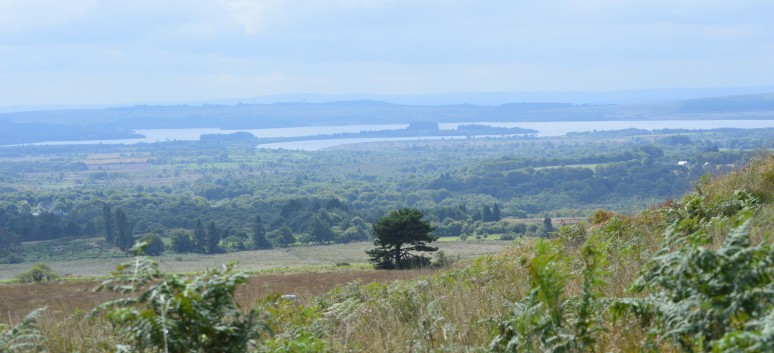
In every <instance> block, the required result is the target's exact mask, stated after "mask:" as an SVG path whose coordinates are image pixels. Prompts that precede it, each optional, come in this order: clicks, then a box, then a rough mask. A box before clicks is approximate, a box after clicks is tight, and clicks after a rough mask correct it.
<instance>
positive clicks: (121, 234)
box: [114, 208, 134, 251]
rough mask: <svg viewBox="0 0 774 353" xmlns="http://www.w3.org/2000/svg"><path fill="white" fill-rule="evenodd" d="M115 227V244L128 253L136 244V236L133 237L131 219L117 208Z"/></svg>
mask: <svg viewBox="0 0 774 353" xmlns="http://www.w3.org/2000/svg"><path fill="white" fill-rule="evenodd" d="M114 213H115V225H116V231H117V232H116V238H115V244H116V246H117V247H118V248H119V249H121V250H123V251H127V250H129V249H130V248H131V247H132V244H134V236H132V227H131V226H130V225H129V219H128V218H127V216H126V213H125V212H124V211H123V210H122V209H120V208H116V210H115V212H114Z"/></svg>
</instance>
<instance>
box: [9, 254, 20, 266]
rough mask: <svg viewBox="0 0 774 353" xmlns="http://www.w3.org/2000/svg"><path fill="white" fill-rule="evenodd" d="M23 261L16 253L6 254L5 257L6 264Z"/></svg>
mask: <svg viewBox="0 0 774 353" xmlns="http://www.w3.org/2000/svg"><path fill="white" fill-rule="evenodd" d="M22 262H24V258H23V257H21V256H19V255H16V254H8V256H6V257H5V263H7V264H20V263H22Z"/></svg>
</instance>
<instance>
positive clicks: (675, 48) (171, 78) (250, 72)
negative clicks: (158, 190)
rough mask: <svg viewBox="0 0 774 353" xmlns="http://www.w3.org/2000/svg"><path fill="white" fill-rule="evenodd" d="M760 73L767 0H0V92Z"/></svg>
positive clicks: (421, 87) (105, 94)
mask: <svg viewBox="0 0 774 353" xmlns="http://www.w3.org/2000/svg"><path fill="white" fill-rule="evenodd" d="M772 84H774V1H770V0H734V1H728V0H637V1H635V0H530V1H527V0H503V1H496V0H470V1H468V0H405V1H404V0H394V1H391V0H325V1H323V0H285V1H280V0H131V1H126V0H104V1H99V0H67V1H60V0H48V1H46V0H0V106H15V105H53V104H132V103H146V102H189V101H197V100H209V99H222V98H241V97H256V96H265V95H275V94H292V93H323V94H353V93H369V94H427V93H453V92H533V91H608V90H622V89H653V88H685V87H743V86H765V85H769V86H770V85H772Z"/></svg>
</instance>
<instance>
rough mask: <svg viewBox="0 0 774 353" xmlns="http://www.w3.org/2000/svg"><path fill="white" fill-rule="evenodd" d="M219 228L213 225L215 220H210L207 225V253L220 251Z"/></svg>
mask: <svg viewBox="0 0 774 353" xmlns="http://www.w3.org/2000/svg"><path fill="white" fill-rule="evenodd" d="M219 243H220V230H218V227H217V226H215V222H210V225H209V226H207V253H209V254H215V253H218V252H220V247H219V246H218V244H219Z"/></svg>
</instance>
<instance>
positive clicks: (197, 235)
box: [193, 218, 207, 254]
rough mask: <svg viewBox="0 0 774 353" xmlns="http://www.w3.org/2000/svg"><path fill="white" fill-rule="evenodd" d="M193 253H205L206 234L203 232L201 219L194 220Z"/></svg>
mask: <svg viewBox="0 0 774 353" xmlns="http://www.w3.org/2000/svg"><path fill="white" fill-rule="evenodd" d="M193 243H194V252H195V253H199V254H204V253H206V252H207V232H205V231H204V225H202V220H201V219H198V218H197V219H196V226H195V227H194V231H193Z"/></svg>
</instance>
